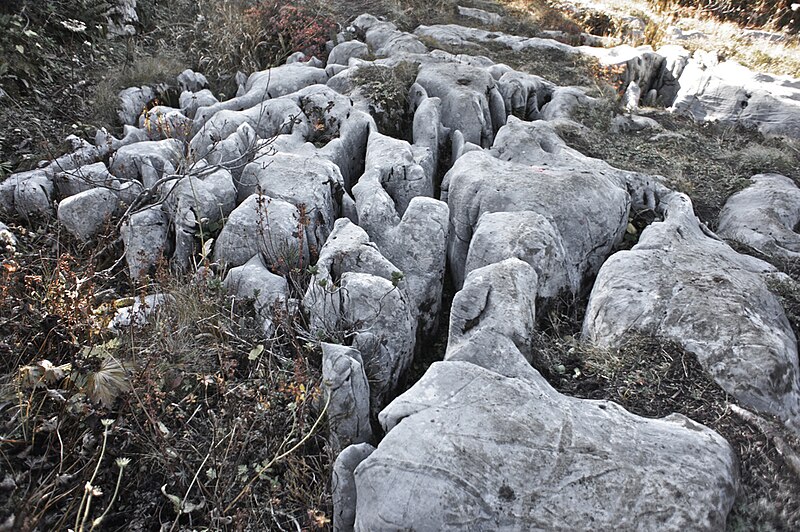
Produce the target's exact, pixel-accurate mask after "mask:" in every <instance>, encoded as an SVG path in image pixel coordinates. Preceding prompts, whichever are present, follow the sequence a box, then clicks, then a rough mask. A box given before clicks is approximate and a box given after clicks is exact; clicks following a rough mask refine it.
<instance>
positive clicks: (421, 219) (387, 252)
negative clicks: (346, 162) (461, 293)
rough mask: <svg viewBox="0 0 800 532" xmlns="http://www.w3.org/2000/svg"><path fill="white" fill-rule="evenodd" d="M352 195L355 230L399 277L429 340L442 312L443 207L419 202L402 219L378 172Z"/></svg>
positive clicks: (434, 202)
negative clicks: (357, 228) (360, 229)
mask: <svg viewBox="0 0 800 532" xmlns="http://www.w3.org/2000/svg"><path fill="white" fill-rule="evenodd" d="M353 194H354V196H355V202H356V203H355V207H356V210H357V213H358V221H359V224H360V225H361V226H362V227H363V228H364V230H365V231H366V232H367V234H369V236H370V238H371V239H372V240H373V241H374V242H375V243H376V244H377V245H378V248H379V249H380V250H381V253H382V254H383V255H384V256H386V257H387V258H388V259H389V260H390V261H392V263H393V264H395V265H396V266H397V267H398V269H399V270H400V271H402V273H403V276H404V279H405V283H406V284H405V289H406V291H407V293H408V295H409V297H410V298H411V300H412V303H413V308H414V311H415V315H416V316H417V317H418V320H419V329H420V332H421V334H422V335H423V336H430V335H431V334H433V333H434V332H435V331H436V328H437V326H438V317H439V311H440V310H441V297H442V287H443V283H444V269H445V261H446V256H447V253H446V249H447V235H448V231H449V224H448V216H449V211H448V208H447V204H445V203H444V202H442V201H439V200H435V199H433V198H426V197H421V196H417V197H414V198H413V199H411V202H410V203H409V204H408V208H407V209H406V210H405V213H404V214H403V215H402V217H401V216H400V215H399V213H398V211H397V210H396V205H395V203H394V202H393V200H392V198H391V196H390V195H389V193H388V192H386V190H385V189H384V187H383V186H382V185H381V183H380V181H379V175H378V173H377V172H376V171H368V172H367V173H365V174H364V175H363V176H362V177H361V180H360V181H359V183H358V184H357V185H356V186H355V187H353Z"/></svg>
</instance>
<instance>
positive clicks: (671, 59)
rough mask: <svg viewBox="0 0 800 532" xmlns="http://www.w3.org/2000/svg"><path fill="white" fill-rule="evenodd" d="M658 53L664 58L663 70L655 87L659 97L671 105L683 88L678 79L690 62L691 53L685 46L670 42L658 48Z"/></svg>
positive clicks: (664, 103)
mask: <svg viewBox="0 0 800 532" xmlns="http://www.w3.org/2000/svg"><path fill="white" fill-rule="evenodd" d="M657 53H658V55H660V56H662V57H663V58H664V63H663V64H662V66H661V71H660V72H659V74H658V77H657V78H656V81H655V83H654V87H655V88H656V89H657V93H658V99H660V100H661V103H662V104H663V105H664V106H666V107H669V106H671V105H672V104H673V103H674V102H675V97H676V96H677V95H678V92H679V91H680V89H681V84H680V82H679V81H678V80H679V79H680V77H681V74H683V69H684V68H686V65H687V64H689V60H690V59H691V53H690V52H689V51H688V50H686V49H685V48H684V47H683V46H677V45H674V44H668V45H665V46H662V47H660V48H659V49H658V50H657Z"/></svg>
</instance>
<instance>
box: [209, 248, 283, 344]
mask: <svg viewBox="0 0 800 532" xmlns="http://www.w3.org/2000/svg"><path fill="white" fill-rule="evenodd" d="M223 286H224V288H225V289H226V290H227V291H228V293H230V294H232V295H234V296H235V297H237V298H239V299H250V298H252V299H253V300H254V303H255V309H256V313H258V315H259V317H260V318H261V319H262V320H263V322H264V331H265V333H266V334H267V335H269V334H271V331H272V327H273V318H274V312H273V311H274V309H275V308H276V307H277V306H283V305H285V303H286V299H287V297H288V293H289V287H288V285H287V283H286V279H285V278H284V277H281V276H280V275H275V274H274V273H272V272H271V271H269V269H267V267H266V266H265V265H264V263H263V262H262V261H261V257H259V256H258V255H256V256H254V257H253V258H251V259H250V260H249V261H247V262H246V263H245V264H244V265H242V266H237V267H236V268H231V269H230V270H229V271H228V275H226V276H225V280H224V281H223Z"/></svg>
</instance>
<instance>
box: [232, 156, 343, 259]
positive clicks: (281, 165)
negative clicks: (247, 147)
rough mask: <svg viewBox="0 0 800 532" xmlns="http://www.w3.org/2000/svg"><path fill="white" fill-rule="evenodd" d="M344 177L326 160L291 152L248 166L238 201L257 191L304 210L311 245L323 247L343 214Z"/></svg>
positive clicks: (244, 172)
mask: <svg viewBox="0 0 800 532" xmlns="http://www.w3.org/2000/svg"><path fill="white" fill-rule="evenodd" d="M342 185H343V178H342V174H341V172H340V171H339V168H338V167H337V166H336V165H335V164H333V163H332V162H330V161H329V160H327V159H324V158H322V157H318V156H306V155H298V154H292V153H277V154H275V155H272V156H267V157H264V158H263V159H257V160H255V161H253V162H252V163H250V164H248V165H247V166H245V168H244V171H243V172H242V177H241V179H240V182H239V194H238V197H239V199H240V200H241V199H244V198H246V197H248V196H250V195H251V194H253V193H254V192H256V191H257V189H260V191H261V193H263V194H265V195H267V196H269V197H271V198H276V199H282V200H284V201H288V202H289V203H291V204H293V205H295V206H296V207H297V208H298V209H301V217H302V218H303V219H304V220H305V221H304V224H306V228H305V231H306V235H307V242H308V245H309V246H313V247H314V248H315V249H316V250H319V249H320V248H321V247H322V244H323V243H324V242H325V239H326V238H327V237H328V234H329V233H330V232H331V230H332V229H333V222H334V220H336V218H337V217H338V215H339V213H340V212H341V206H340V204H339V202H338V201H337V194H338V193H340V191H341V190H342Z"/></svg>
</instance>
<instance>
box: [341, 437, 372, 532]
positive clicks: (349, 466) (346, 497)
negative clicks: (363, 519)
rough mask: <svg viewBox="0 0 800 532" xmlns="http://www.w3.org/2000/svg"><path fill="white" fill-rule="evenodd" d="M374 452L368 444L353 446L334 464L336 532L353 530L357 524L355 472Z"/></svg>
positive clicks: (343, 452) (342, 453)
mask: <svg viewBox="0 0 800 532" xmlns="http://www.w3.org/2000/svg"><path fill="white" fill-rule="evenodd" d="M374 450H375V447H373V446H372V445H370V444H368V443H359V444H357V445H351V446H350V447H348V448H346V449H345V450H344V451H342V452H341V453H340V454H339V456H338V457H336V461H335V462H334V463H333V479H332V481H331V492H332V495H333V496H332V499H333V530H335V531H336V532H347V531H352V530H353V526H354V525H355V522H356V511H355V510H356V484H355V479H354V478H353V471H355V469H356V467H357V466H358V464H360V463H361V462H363V461H364V459H365V458H366V457H367V456H369V455H370V454H371V453H372V452H373V451H374Z"/></svg>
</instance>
